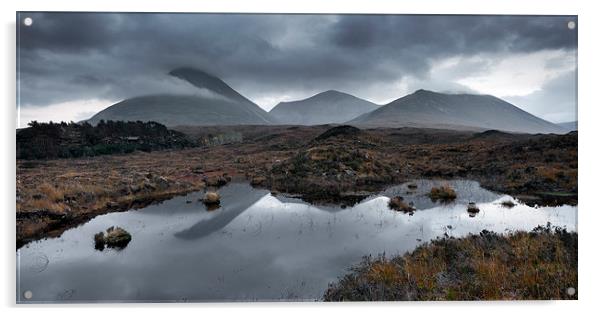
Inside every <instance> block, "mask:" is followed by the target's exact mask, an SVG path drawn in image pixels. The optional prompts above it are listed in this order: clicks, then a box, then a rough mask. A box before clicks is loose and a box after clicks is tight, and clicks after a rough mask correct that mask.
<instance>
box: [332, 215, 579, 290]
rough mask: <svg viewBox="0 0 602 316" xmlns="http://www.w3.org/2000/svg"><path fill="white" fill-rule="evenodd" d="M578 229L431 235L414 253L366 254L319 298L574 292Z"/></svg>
mask: <svg viewBox="0 0 602 316" xmlns="http://www.w3.org/2000/svg"><path fill="white" fill-rule="evenodd" d="M568 288H574V289H577V233H575V232H567V231H566V230H565V229H560V228H552V227H550V226H549V225H548V226H546V227H541V226H540V227H538V228H536V229H534V230H533V231H532V232H515V233H512V234H509V235H501V234H496V233H492V232H489V231H486V230H484V231H482V232H481V233H480V234H479V235H469V236H467V237H464V238H458V239H456V238H445V239H436V240H433V241H431V242H430V243H428V244H425V245H423V246H420V247H418V248H417V249H416V250H414V251H413V252H412V253H407V254H405V255H403V256H397V257H393V258H391V259H387V258H385V257H384V256H379V257H377V258H370V257H367V258H365V259H364V261H363V262H362V263H361V264H359V265H358V266H356V267H354V268H352V269H351V273H349V274H347V275H345V276H344V277H342V278H341V279H339V281H338V282H337V283H336V284H331V285H330V286H329V288H328V289H327V290H326V292H325V294H324V300H325V301H389V300H420V301H423V300H549V299H577V293H573V295H570V294H569V293H568V292H570V291H567V289H568Z"/></svg>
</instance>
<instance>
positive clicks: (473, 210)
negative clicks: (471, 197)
mask: <svg viewBox="0 0 602 316" xmlns="http://www.w3.org/2000/svg"><path fill="white" fill-rule="evenodd" d="M466 210H467V211H468V213H478V212H480V210H479V208H478V207H477V204H476V203H475V202H470V203H468V208H467V209H466Z"/></svg>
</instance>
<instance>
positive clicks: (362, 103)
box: [270, 90, 378, 125]
mask: <svg viewBox="0 0 602 316" xmlns="http://www.w3.org/2000/svg"><path fill="white" fill-rule="evenodd" d="M377 107H378V105H376V104H374V103H372V102H369V101H366V100H363V99H360V98H357V97H354V96H352V95H350V94H347V93H343V92H339V91H334V90H329V91H325V92H322V93H319V94H316V95H314V96H312V97H310V98H307V99H304V100H299V101H292V102H280V103H278V105H276V106H275V107H274V108H273V109H272V110H271V111H270V114H271V115H272V116H273V117H274V119H276V120H277V122H278V123H280V124H292V125H321V124H329V123H344V122H346V121H349V120H351V119H353V118H355V117H357V116H359V115H362V114H364V113H367V112H370V111H373V110H374V109H376V108H377Z"/></svg>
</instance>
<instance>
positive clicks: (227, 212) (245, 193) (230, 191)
mask: <svg viewBox="0 0 602 316" xmlns="http://www.w3.org/2000/svg"><path fill="white" fill-rule="evenodd" d="M266 194H268V191H266V190H257V189H253V188H252V187H251V186H250V185H248V184H243V183H231V184H229V185H227V186H225V187H223V188H221V189H220V197H221V199H220V200H221V208H220V206H219V205H215V204H214V205H213V206H217V207H218V208H220V211H219V212H215V213H213V215H214V216H212V217H210V218H208V219H204V220H201V221H199V222H198V223H196V224H194V225H192V227H190V228H188V229H186V230H183V231H180V232H177V233H176V234H175V236H176V237H177V238H181V239H188V240H192V239H199V238H203V237H205V236H208V235H210V234H212V233H214V232H216V231H219V230H221V229H223V228H224V227H226V225H228V224H229V223H230V222H231V221H233V220H234V219H235V218H236V217H237V216H239V215H240V214H242V213H243V212H244V211H246V210H247V209H248V208H249V207H250V206H251V205H253V204H255V202H257V201H258V200H259V199H261V198H262V197H264V196H265V195H266ZM207 210H208V211H210V210H212V208H210V205H208V206H207Z"/></svg>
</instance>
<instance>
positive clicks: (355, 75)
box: [17, 13, 577, 126]
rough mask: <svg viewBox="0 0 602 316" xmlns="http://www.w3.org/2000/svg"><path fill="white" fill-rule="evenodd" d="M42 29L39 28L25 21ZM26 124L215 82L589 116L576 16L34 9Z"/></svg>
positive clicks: (21, 39) (288, 93)
mask: <svg viewBox="0 0 602 316" xmlns="http://www.w3.org/2000/svg"><path fill="white" fill-rule="evenodd" d="M26 17H31V18H32V20H33V24H31V25H30V26H25V25H24V24H23V19H24V18H26ZM18 19H19V21H18V24H19V25H18V37H17V42H18V43H17V44H18V79H19V85H18V88H19V89H18V90H19V94H18V96H17V97H18V103H19V104H20V107H19V106H18V111H19V113H20V120H18V124H19V125H20V126H25V125H26V124H27V122H29V121H31V120H38V121H49V120H53V121H60V120H65V121H70V120H74V121H78V120H81V119H86V118H89V117H91V116H92V115H93V114H95V113H96V112H98V111H100V110H101V109H103V108H105V107H107V106H110V105H111V104H113V103H115V102H118V101H120V100H123V99H126V98H129V97H134V96H140V95H146V94H159V93H193V92H192V89H193V88H192V87H191V86H190V85H189V84H187V83H185V82H183V81H181V80H178V79H175V78H171V77H170V76H168V75H167V73H168V72H169V71H170V70H171V69H173V68H177V67H181V66H191V67H195V68H199V69H202V70H205V71H207V72H209V73H212V74H214V75H216V76H218V77H220V78H221V79H222V80H224V81H225V82H226V83H228V84H229V85H230V86H232V87H233V88H234V89H235V90H237V91H239V92H240V93H241V94H243V95H245V96H246V97H248V98H249V99H251V100H253V101H254V102H255V103H257V104H258V105H260V106H261V107H263V108H264V109H266V110H270V109H271V108H272V107H274V106H275V105H276V104H277V103H278V102H280V101H292V100H296V99H301V98H306V97H309V96H311V95H314V94H316V93H319V92H322V91H325V90H329V89H335V90H339V91H343V92H347V93H350V94H353V95H356V96H358V97H361V98H364V99H367V100H369V101H372V102H375V103H378V104H385V103H388V102H390V101H392V100H395V99H397V98H399V97H402V96H404V95H406V94H408V93H412V92H413V91H415V90H417V89H420V88H423V89H428V90H434V91H441V92H471V93H483V94H492V95H495V96H497V97H500V98H503V99H505V100H508V101H510V102H512V103H513V104H515V105H517V106H519V107H521V108H523V109H524V110H526V111H528V112H531V113H533V114H535V115H538V116H540V117H542V118H544V119H547V120H550V121H553V122H564V121H573V120H576V91H577V90H576V89H577V87H576V71H577V60H576V55H577V30H576V29H577V28H576V27H575V28H574V29H571V28H569V27H568V24H569V22H571V21H574V22H577V20H576V17H570V16H554V17H550V16H403V15H235V14H221V15H220V14H113V13H103V14H98V13H21V14H20V15H19V17H18Z"/></svg>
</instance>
